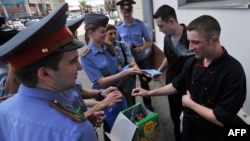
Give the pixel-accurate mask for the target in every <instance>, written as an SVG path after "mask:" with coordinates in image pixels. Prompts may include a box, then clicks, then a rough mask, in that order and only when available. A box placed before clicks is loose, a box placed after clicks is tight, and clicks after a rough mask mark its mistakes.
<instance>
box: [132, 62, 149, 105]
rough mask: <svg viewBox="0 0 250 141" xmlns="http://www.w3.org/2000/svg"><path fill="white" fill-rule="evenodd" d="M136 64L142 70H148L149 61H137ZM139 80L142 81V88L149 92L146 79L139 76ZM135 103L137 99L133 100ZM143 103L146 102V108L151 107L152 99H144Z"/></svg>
mask: <svg viewBox="0 0 250 141" xmlns="http://www.w3.org/2000/svg"><path fill="white" fill-rule="evenodd" d="M136 63H137V65H138V66H139V68H140V69H148V64H147V59H142V60H139V61H136ZM139 80H140V84H141V87H142V88H143V89H146V90H149V85H148V82H147V81H145V79H143V78H142V76H141V75H139ZM133 101H135V98H134V99H133ZM143 102H144V104H145V106H146V107H147V106H151V104H152V103H151V97H143Z"/></svg>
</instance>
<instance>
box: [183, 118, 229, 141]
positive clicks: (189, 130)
mask: <svg viewBox="0 0 250 141" xmlns="http://www.w3.org/2000/svg"><path fill="white" fill-rule="evenodd" d="M182 141H224V136H223V128H220V127H217V128H216V127H208V126H206V125H199V124H196V123H193V122H192V121H191V120H189V119H186V118H184V119H183V133H182Z"/></svg>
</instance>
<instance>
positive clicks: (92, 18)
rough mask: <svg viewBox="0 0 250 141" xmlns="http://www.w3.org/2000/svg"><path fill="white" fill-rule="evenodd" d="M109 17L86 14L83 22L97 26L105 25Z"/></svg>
mask: <svg viewBox="0 0 250 141" xmlns="http://www.w3.org/2000/svg"><path fill="white" fill-rule="evenodd" d="M108 21H109V18H108V17H107V16H105V15H103V14H86V15H85V18H84V23H85V24H94V25H98V26H103V27H106V25H107V24H108Z"/></svg>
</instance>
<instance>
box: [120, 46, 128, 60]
mask: <svg viewBox="0 0 250 141" xmlns="http://www.w3.org/2000/svg"><path fill="white" fill-rule="evenodd" d="M120 47H121V50H122V54H123V57H124V59H125V64H128V60H127V56H126V53H125V49H124V43H123V42H120Z"/></svg>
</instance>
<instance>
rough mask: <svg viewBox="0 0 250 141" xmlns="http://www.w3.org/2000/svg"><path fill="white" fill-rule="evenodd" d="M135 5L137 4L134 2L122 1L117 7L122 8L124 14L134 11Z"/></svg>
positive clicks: (130, 0) (129, 0) (131, 0)
mask: <svg viewBox="0 0 250 141" xmlns="http://www.w3.org/2000/svg"><path fill="white" fill-rule="evenodd" d="M133 4H136V2H135V1H133V0H121V1H118V2H117V3H116V5H119V6H120V9H121V11H122V12H128V13H130V12H131V11H132V9H133Z"/></svg>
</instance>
